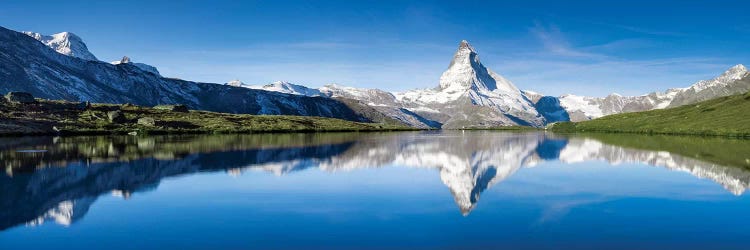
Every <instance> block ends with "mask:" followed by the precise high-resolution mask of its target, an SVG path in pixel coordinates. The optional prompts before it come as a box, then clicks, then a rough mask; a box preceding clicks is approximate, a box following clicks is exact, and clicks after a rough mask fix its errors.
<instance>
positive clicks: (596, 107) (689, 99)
mask: <svg viewBox="0 0 750 250" xmlns="http://www.w3.org/2000/svg"><path fill="white" fill-rule="evenodd" d="M747 91H750V73H748V71H747V68H745V66H744V65H742V64H739V65H736V66H734V67H732V68H730V69H728V70H727V71H726V72H724V73H723V74H721V75H719V76H718V77H716V78H714V79H710V80H702V81H699V82H696V83H695V84H693V85H691V86H689V87H687V88H673V89H668V90H667V91H665V92H652V93H649V94H645V95H641V96H621V95H618V94H611V95H609V96H607V97H585V96H577V95H563V96H560V97H559V101H560V104H561V107H562V108H563V109H564V111H565V112H567V113H568V115H569V116H570V120H571V121H583V120H589V119H594V118H599V117H602V116H605V115H612V114H619V113H627V112H638V111H646V110H652V109H663V108H672V107H677V106H682V105H686V104H692V103H696V102H701V101H706V100H710V99H714V98H718V97H723V96H729V95H735V94H741V93H745V92H747ZM559 111H560V110H555V112H559Z"/></svg>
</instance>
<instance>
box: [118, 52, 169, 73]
mask: <svg viewBox="0 0 750 250" xmlns="http://www.w3.org/2000/svg"><path fill="white" fill-rule="evenodd" d="M110 64H112V65H120V64H130V65H133V66H136V67H138V68H139V69H141V70H143V71H146V72H149V73H152V74H155V75H157V76H161V74H160V73H159V70H158V69H156V67H154V66H151V65H148V64H145V63H137V62H132V61H131V59H130V57H128V56H123V57H122V59H120V60H118V61H113V62H111V63H110Z"/></svg>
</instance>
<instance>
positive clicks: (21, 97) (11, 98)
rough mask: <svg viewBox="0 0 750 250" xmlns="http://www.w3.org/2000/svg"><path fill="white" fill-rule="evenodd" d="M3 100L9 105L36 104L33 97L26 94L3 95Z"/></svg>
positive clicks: (12, 93) (9, 93)
mask: <svg viewBox="0 0 750 250" xmlns="http://www.w3.org/2000/svg"><path fill="white" fill-rule="evenodd" d="M5 100H6V101H8V102H10V103H21V104H29V103H34V102H36V100H35V99H34V96H33V95H31V94H29V93H26V92H8V94H6V95H5Z"/></svg>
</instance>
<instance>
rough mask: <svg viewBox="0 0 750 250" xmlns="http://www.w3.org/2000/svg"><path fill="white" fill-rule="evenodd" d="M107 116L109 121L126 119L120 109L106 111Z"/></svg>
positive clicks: (123, 121) (116, 121) (121, 121)
mask: <svg viewBox="0 0 750 250" xmlns="http://www.w3.org/2000/svg"><path fill="white" fill-rule="evenodd" d="M107 118H108V119H109V122H111V123H125V122H127V120H128V119H127V118H125V114H123V113H122V111H119V110H115V111H109V112H107Z"/></svg>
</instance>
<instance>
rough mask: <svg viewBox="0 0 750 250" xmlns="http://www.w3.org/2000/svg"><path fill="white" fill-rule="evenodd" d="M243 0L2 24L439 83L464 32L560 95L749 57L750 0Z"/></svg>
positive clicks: (155, 58)
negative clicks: (525, 0)
mask: <svg viewBox="0 0 750 250" xmlns="http://www.w3.org/2000/svg"><path fill="white" fill-rule="evenodd" d="M236 2H237V1H221V0H219V1H163V2H160V1H117V2H114V1H76V0H68V1H64V2H60V1H19V0H4V1H2V2H0V25H2V26H4V27H7V28H10V29H14V30H30V31H36V32H41V33H45V34H51V33H56V32H60V31H70V32H73V33H76V34H78V35H79V36H81V37H82V38H83V39H84V41H85V42H86V43H87V45H88V46H89V49H90V50H91V51H92V52H93V53H94V54H95V55H96V56H97V57H98V58H99V59H101V60H104V61H112V60H115V59H118V58H120V57H122V56H123V55H128V56H129V57H131V58H132V59H133V60H134V61H139V62H144V63H148V64H152V65H154V66H157V67H158V68H159V70H160V71H161V72H162V73H163V75H166V76H173V77H179V78H183V79H188V80H196V81H206V82H226V81H229V80H232V79H240V80H242V81H244V82H246V83H250V84H260V83H267V82H272V81H275V80H286V81H290V82H294V83H299V84H304V85H308V86H311V87H318V86H321V85H323V84H326V83H333V82H335V83H340V84H344V85H349V86H354V87H366V88H381V89H385V90H391V91H400V90H408V89H413V88H430V87H434V86H437V84H438V79H439V77H440V74H441V73H442V71H443V70H445V69H446V68H447V66H448V64H449V62H450V59H451V57H452V54H453V52H454V51H455V49H456V47H457V46H458V43H459V41H460V40H462V39H466V40H468V41H469V42H470V43H472V45H474V47H475V48H477V50H478V52H479V54H480V58H481V59H482V62H483V63H484V64H485V65H486V66H487V67H489V68H491V69H493V70H494V71H496V72H498V73H499V74H501V75H504V76H505V77H506V78H508V79H510V80H511V81H513V82H514V83H515V84H516V85H517V86H518V87H519V88H521V89H530V90H535V91H538V92H542V93H544V94H549V95H560V94H565V93H575V94H583V95H596V96H601V95H606V94H608V93H611V92H617V93H620V94H642V93H645V92H650V91H654V90H663V89H666V88H670V87H682V86H687V85H689V84H691V83H693V82H695V81H697V80H700V79H706V78H711V77H713V76H715V75H717V74H720V73H721V72H723V71H724V70H725V69H727V68H729V67H731V66H733V65H735V64H740V63H743V64H750V52H749V51H748V44H750V17H748V16H750V15H749V13H750V11H748V9H750V3H748V2H750V1H689V3H685V2H683V1H622V2H621V3H610V2H606V3H605V2H601V1H575V3H562V1H533V2H529V3H510V2H503V3H497V2H498V1H493V2H474V1H334V0H327V1H257V2H250V1H248V2H245V3H236Z"/></svg>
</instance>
